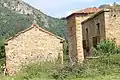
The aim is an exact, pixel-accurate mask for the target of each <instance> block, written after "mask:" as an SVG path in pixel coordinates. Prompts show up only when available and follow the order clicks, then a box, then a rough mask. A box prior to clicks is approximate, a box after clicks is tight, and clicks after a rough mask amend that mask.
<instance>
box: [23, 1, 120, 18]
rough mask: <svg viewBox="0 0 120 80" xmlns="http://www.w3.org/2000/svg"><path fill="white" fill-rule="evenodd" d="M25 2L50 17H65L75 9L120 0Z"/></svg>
mask: <svg viewBox="0 0 120 80" xmlns="http://www.w3.org/2000/svg"><path fill="white" fill-rule="evenodd" d="M24 1H25V2H26V3H28V4H30V5H32V6H33V7H35V8H37V9H39V10H40V11H42V12H43V13H45V14H47V15H49V16H52V17H57V18H60V17H66V16H68V15H69V14H70V13H71V12H74V11H76V10H80V9H84V8H88V7H98V6H100V5H102V4H112V3H114V2H117V3H120V0H24Z"/></svg>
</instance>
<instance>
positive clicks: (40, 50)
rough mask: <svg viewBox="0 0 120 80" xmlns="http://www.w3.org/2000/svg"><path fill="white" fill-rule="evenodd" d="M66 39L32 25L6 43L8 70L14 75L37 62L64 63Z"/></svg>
mask: <svg viewBox="0 0 120 80" xmlns="http://www.w3.org/2000/svg"><path fill="white" fill-rule="evenodd" d="M63 41H64V39H63V38H61V37H59V36H56V35H54V34H53V33H51V32H49V31H47V30H45V29H43V28H41V27H39V26H38V25H37V24H32V25H31V27H29V28H27V29H25V30H23V31H21V32H19V33H17V34H16V35H15V36H13V37H10V38H9V39H8V40H6V42H5V51H6V70H7V73H8V74H9V75H14V74H16V73H17V72H18V71H20V69H21V68H22V67H23V66H25V65H27V64H30V63H33V62H35V61H48V62H56V61H57V60H58V59H60V62H61V63H63Z"/></svg>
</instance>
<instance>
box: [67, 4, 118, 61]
mask: <svg viewBox="0 0 120 80" xmlns="http://www.w3.org/2000/svg"><path fill="white" fill-rule="evenodd" d="M119 20H120V6H119V5H115V6H111V7H109V8H108V9H102V10H101V9H99V8H87V9H84V10H81V11H78V12H75V13H73V14H71V15H70V16H68V17H67V34H68V44H69V56H70V60H71V62H72V63H74V62H75V61H78V62H82V61H83V60H84V58H85V57H88V56H91V54H92V48H93V47H96V45H97V44H98V43H99V42H100V41H101V40H104V39H114V40H115V42H116V44H118V45H120V21H119Z"/></svg>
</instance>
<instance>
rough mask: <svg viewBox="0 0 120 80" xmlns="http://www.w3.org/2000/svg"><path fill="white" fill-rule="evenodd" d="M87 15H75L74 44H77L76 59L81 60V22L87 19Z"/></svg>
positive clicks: (82, 55)
mask: <svg viewBox="0 0 120 80" xmlns="http://www.w3.org/2000/svg"><path fill="white" fill-rule="evenodd" d="M88 17H89V15H76V17H75V20H76V46H77V61H78V62H83V60H84V52H83V37H82V25H81V22H82V21H84V20H85V19H87V18H88Z"/></svg>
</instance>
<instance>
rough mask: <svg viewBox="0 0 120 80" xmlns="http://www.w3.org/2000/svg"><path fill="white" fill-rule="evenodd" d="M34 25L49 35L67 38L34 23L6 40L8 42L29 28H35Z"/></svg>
mask: <svg viewBox="0 0 120 80" xmlns="http://www.w3.org/2000/svg"><path fill="white" fill-rule="evenodd" d="M34 27H36V28H38V29H39V30H41V31H43V32H45V33H47V34H49V35H52V36H55V37H56V38H58V39H61V40H65V39H64V38H62V37H60V36H57V35H55V34H53V33H52V32H49V31H47V30H45V29H43V28H41V27H40V26H39V25H38V24H32V25H31V26H30V27H28V28H26V29H24V30H22V31H20V32H18V33H16V34H15V35H14V36H11V37H9V38H8V39H7V40H6V41H5V42H8V41H9V40H12V39H14V38H15V37H17V36H19V35H20V34H22V33H25V32H26V31H28V30H30V29H32V28H34Z"/></svg>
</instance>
